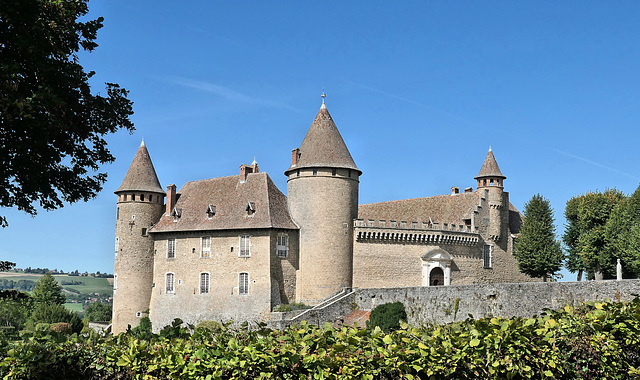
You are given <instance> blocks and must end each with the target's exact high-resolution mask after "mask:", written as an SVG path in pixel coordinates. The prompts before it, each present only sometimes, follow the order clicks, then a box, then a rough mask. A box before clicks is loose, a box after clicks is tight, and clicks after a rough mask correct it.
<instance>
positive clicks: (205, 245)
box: [200, 236, 211, 258]
mask: <svg viewBox="0 0 640 380" xmlns="http://www.w3.org/2000/svg"><path fill="white" fill-rule="evenodd" d="M200 245H201V248H202V249H201V250H200V257H203V258H204V257H211V237H210V236H204V237H202V239H200Z"/></svg>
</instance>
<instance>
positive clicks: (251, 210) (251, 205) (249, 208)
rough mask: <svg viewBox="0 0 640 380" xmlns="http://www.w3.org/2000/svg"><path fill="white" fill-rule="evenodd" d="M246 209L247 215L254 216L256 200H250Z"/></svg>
mask: <svg viewBox="0 0 640 380" xmlns="http://www.w3.org/2000/svg"><path fill="white" fill-rule="evenodd" d="M245 211H246V212H247V216H253V214H255V212H256V204H255V202H248V203H247V208H246V209H245Z"/></svg>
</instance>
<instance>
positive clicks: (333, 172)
mask: <svg viewBox="0 0 640 380" xmlns="http://www.w3.org/2000/svg"><path fill="white" fill-rule="evenodd" d="M331 175H332V176H334V177H335V176H336V169H331Z"/></svg>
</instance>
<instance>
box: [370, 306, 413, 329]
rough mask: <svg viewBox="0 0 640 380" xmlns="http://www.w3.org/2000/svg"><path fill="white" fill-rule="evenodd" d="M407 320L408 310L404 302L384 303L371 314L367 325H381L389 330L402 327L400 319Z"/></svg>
mask: <svg viewBox="0 0 640 380" xmlns="http://www.w3.org/2000/svg"><path fill="white" fill-rule="evenodd" d="M401 320H402V321H406V320H407V312H406V311H405V309H404V305H403V304H402V302H393V303H384V304H382V305H378V306H376V307H375V308H374V309H373V310H372V311H371V315H370V316H369V321H368V322H367V327H371V328H373V327H376V326H378V327H380V328H381V329H382V331H385V332H389V331H393V330H397V329H399V328H400V321H401Z"/></svg>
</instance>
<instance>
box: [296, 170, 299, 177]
mask: <svg viewBox="0 0 640 380" xmlns="http://www.w3.org/2000/svg"><path fill="white" fill-rule="evenodd" d="M296 177H300V169H298V170H296Z"/></svg>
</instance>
